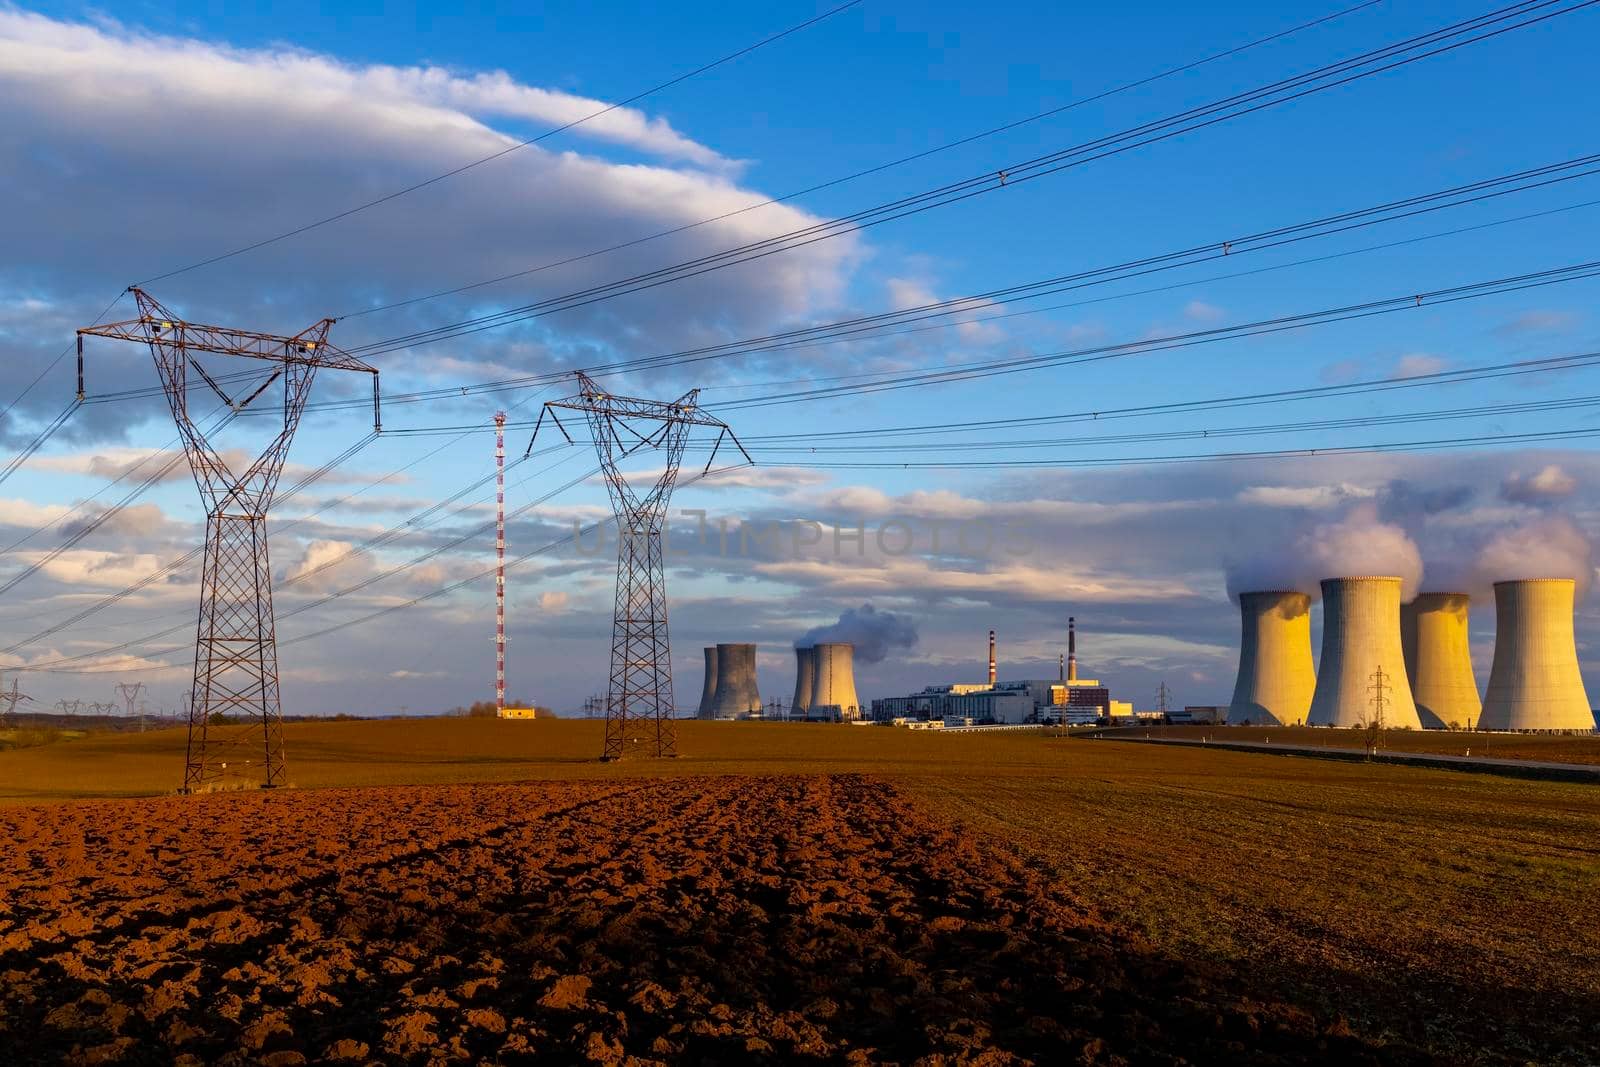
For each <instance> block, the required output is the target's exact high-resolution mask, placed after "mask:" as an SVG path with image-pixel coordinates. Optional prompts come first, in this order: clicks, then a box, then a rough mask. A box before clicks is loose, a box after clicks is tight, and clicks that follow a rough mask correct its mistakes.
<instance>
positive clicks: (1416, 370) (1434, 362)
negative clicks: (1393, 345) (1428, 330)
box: [1389, 352, 1450, 379]
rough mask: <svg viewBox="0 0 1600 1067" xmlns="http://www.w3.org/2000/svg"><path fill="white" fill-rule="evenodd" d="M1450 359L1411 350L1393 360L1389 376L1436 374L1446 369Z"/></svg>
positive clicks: (1419, 376)
mask: <svg viewBox="0 0 1600 1067" xmlns="http://www.w3.org/2000/svg"><path fill="white" fill-rule="evenodd" d="M1449 366H1450V361H1449V360H1447V359H1445V358H1444V357H1442V356H1430V355H1429V354H1428V353H1426V352H1412V353H1409V354H1408V355H1404V356H1401V357H1400V358H1399V359H1397V360H1395V363H1394V369H1393V370H1391V371H1390V372H1389V377H1391V378H1396V379H1399V378H1421V377H1425V376H1426V375H1429V374H1438V373H1439V372H1440V371H1442V370H1446V369H1448V368H1449Z"/></svg>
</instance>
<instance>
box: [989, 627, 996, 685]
mask: <svg viewBox="0 0 1600 1067" xmlns="http://www.w3.org/2000/svg"><path fill="white" fill-rule="evenodd" d="M995 678H996V675H995V662H994V631H993V630H990V631H989V688H990V689H993V688H994V683H995Z"/></svg>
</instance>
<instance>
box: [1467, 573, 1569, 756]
mask: <svg viewBox="0 0 1600 1067" xmlns="http://www.w3.org/2000/svg"><path fill="white" fill-rule="evenodd" d="M1575 589H1576V583H1574V582H1573V581H1572V579H1570V578H1535V579H1524V580H1521V581H1512V582H1496V583H1495V586H1494V611H1495V639H1494V664H1493V666H1492V667H1491V668H1490V670H1489V690H1488V693H1487V695H1486V696H1485V698H1484V701H1483V716H1482V718H1481V719H1480V720H1479V724H1480V726H1481V727H1482V728H1483V729H1485V730H1531V731H1540V732H1562V733H1565V732H1572V731H1581V732H1585V733H1587V732H1589V731H1592V730H1593V729H1594V728H1595V721H1594V713H1593V712H1592V711H1591V710H1590V706H1589V695H1588V693H1587V692H1585V690H1584V687H1583V676H1582V674H1581V673H1580V672H1579V670H1578V646H1577V642H1576V641H1575V640H1574V637H1573V631H1572V610H1573V597H1574V592H1575Z"/></svg>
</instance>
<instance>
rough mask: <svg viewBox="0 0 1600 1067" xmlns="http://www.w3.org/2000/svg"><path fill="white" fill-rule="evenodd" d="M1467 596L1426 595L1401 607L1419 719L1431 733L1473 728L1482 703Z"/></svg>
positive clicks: (1402, 631) (1408, 671)
mask: <svg viewBox="0 0 1600 1067" xmlns="http://www.w3.org/2000/svg"><path fill="white" fill-rule="evenodd" d="M1471 603H1472V598H1470V597H1469V596H1467V594H1465V593H1423V594H1421V595H1420V596H1418V597H1417V599H1415V600H1413V601H1412V602H1411V603H1409V604H1407V605H1405V606H1404V607H1402V608H1401V609H1400V642H1401V644H1402V646H1403V647H1404V649H1405V656H1406V677H1407V678H1409V679H1411V696H1412V699H1414V700H1415V701H1416V702H1417V718H1418V719H1419V720H1421V722H1422V725H1423V726H1424V727H1426V728H1427V729H1429V730H1444V729H1468V730H1470V729H1471V728H1472V727H1473V726H1474V725H1476V724H1477V721H1478V713H1479V712H1480V711H1482V710H1483V703H1482V701H1480V700H1479V699H1478V682H1477V679H1475V678H1473V677H1472V648H1471V645H1470V644H1469V643H1468V641H1467V611H1468V608H1469V607H1470V606H1471Z"/></svg>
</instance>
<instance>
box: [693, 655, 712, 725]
mask: <svg viewBox="0 0 1600 1067" xmlns="http://www.w3.org/2000/svg"><path fill="white" fill-rule="evenodd" d="M705 653H706V680H705V684H704V685H703V686H701V687H700V710H699V711H697V712H695V718H697V719H715V718H716V716H715V715H713V714H712V713H711V706H712V705H711V702H712V700H713V699H714V698H715V697H716V695H717V646H716V645H707V646H706V648H705Z"/></svg>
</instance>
